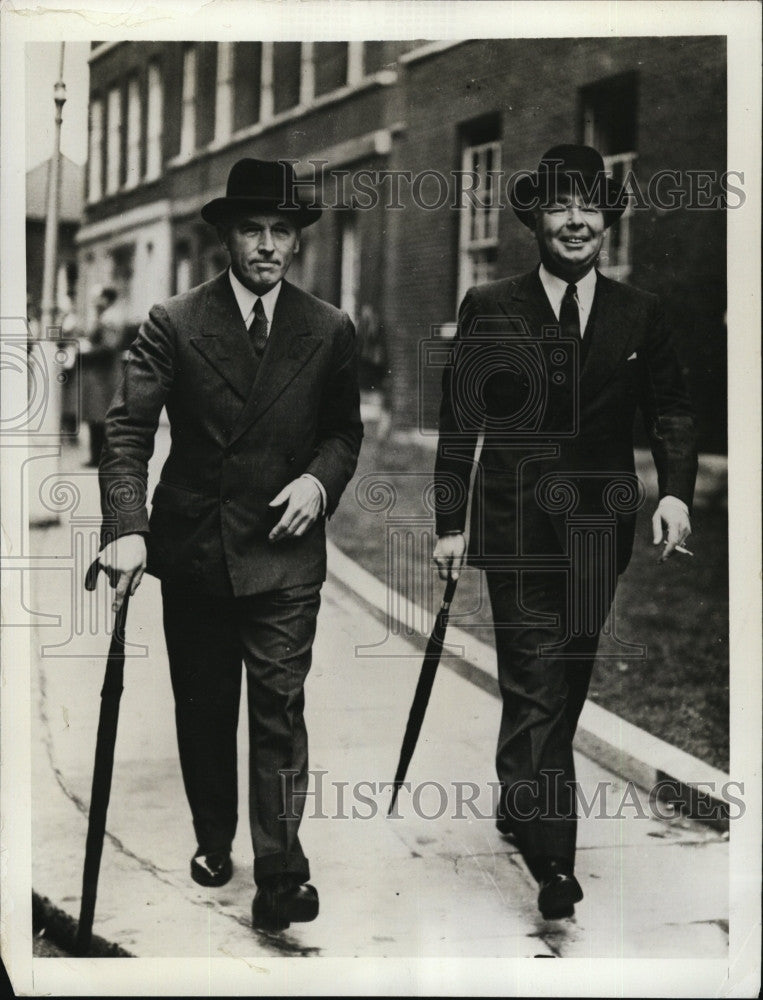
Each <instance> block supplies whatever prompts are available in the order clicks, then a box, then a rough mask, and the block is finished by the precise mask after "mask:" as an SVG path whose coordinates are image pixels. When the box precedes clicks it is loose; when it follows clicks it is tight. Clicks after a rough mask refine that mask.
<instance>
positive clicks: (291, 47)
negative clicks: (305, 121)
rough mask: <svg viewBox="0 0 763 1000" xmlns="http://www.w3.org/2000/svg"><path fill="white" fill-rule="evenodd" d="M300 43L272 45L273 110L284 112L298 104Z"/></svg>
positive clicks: (276, 43) (277, 43)
mask: <svg viewBox="0 0 763 1000" xmlns="http://www.w3.org/2000/svg"><path fill="white" fill-rule="evenodd" d="M301 55H302V43H301V42H275V44H274V45H273V110H274V111H275V113H276V114H278V113H279V111H286V110H287V108H293V107H295V105H297V104H299V80H300V69H301V67H300V61H301Z"/></svg>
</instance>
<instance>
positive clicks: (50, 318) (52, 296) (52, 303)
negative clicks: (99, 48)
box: [41, 42, 66, 340]
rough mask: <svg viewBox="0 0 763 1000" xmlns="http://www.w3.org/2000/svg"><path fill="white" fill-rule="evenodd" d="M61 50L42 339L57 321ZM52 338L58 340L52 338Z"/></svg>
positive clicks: (50, 173)
mask: <svg viewBox="0 0 763 1000" xmlns="http://www.w3.org/2000/svg"><path fill="white" fill-rule="evenodd" d="M64 47H65V43H64V42H61V56H60V62H59V70H58V80H57V82H56V84H55V86H54V87H53V101H54V102H55V105H56V126H55V130H54V135H53V155H52V157H51V159H50V168H49V171H48V207H47V214H46V218H45V263H44V267H43V272H42V316H41V325H42V338H43V339H44V340H47V339H48V338H49V337H50V333H49V330H50V328H51V327H53V326H54V325H55V322H56V319H57V318H58V309H57V303H56V272H57V263H58V216H59V211H60V202H61V122H62V121H63V117H64V114H63V113H64V104H65V103H66V84H65V83H64ZM54 339H58V337H55V338H54Z"/></svg>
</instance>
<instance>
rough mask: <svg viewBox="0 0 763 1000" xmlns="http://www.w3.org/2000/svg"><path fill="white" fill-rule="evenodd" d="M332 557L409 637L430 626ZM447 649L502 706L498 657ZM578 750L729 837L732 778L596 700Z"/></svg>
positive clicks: (361, 594)
mask: <svg viewBox="0 0 763 1000" xmlns="http://www.w3.org/2000/svg"><path fill="white" fill-rule="evenodd" d="M327 549H328V560H329V573H330V574H331V576H332V577H333V578H334V579H335V580H336V581H337V582H338V583H340V584H341V585H342V586H343V587H345V588H346V589H347V590H349V591H351V592H352V593H353V594H354V595H355V596H356V597H358V598H360V600H361V601H362V602H363V603H364V604H366V605H368V606H369V607H370V608H371V610H372V611H374V612H375V613H376V615H377V616H380V617H382V618H383V620H384V621H387V622H389V621H391V622H394V623H395V624H396V625H402V626H404V627H405V628H406V630H408V629H410V623H411V622H421V621H426V620H427V616H426V613H425V611H424V610H423V609H422V608H420V607H419V606H418V605H417V604H415V603H414V602H413V601H409V600H408V599H407V598H405V597H403V596H402V595H401V594H397V593H396V594H395V595H394V601H393V600H390V591H389V590H388V588H387V586H386V584H384V583H383V582H382V581H381V580H379V579H377V578H376V577H375V576H374V575H373V574H372V573H370V572H369V571H368V570H366V569H363V567H362V566H359V565H358V563H356V562H355V561H354V560H353V559H351V558H350V557H349V556H347V555H345V554H344V553H343V552H342V551H341V550H340V549H338V548H337V546H336V545H335V544H334V543H333V542H332V541H330V540H328V541H327ZM419 637H420V638H422V639H426V636H419ZM448 644H449V645H453V646H460V647H461V652H460V653H457V654H456V655H455V656H448V657H444V658H443V660H442V662H443V664H444V665H445V666H446V667H448V669H449V670H454V671H455V672H456V673H459V674H460V675H461V676H466V677H467V679H468V680H470V681H471V682H472V683H474V684H477V685H478V686H479V687H481V688H483V689H484V690H486V691H488V692H489V693H491V694H492V695H493V696H494V697H496V698H499V697H500V695H499V693H498V677H497V667H496V662H495V650H494V649H493V648H492V647H491V646H488V645H487V643H484V642H482V641H481V640H479V639H477V638H476V636H474V635H472V634H471V633H469V632H467V631H465V630H464V629H460V628H458V627H457V626H451V627H450V628H449V629H448ZM574 746H575V749H576V750H578V751H579V752H580V753H581V754H583V756H585V757H588V758H589V759H590V760H593V761H595V762H596V763H597V764H600V765H601V766H602V767H605V768H607V769H608V770H610V771H613V772H614V773H615V774H617V775H619V776H620V777H621V778H624V779H625V780H626V781H630V782H633V784H635V785H638V786H639V788H642V789H644V790H646V791H648V792H649V793H650V795H654V796H655V797H656V799H657V800H659V802H660V803H661V804H663V805H664V806H666V807H667V809H672V810H675V812H676V813H680V814H682V815H683V816H685V817H686V818H687V819H693V820H698V821H699V822H702V823H704V824H707V825H709V826H712V827H714V828H716V829H719V830H723V831H727V830H728V828H729V818H730V817H729V813H730V808H729V807H730V805H731V804H734V803H738V801H739V800H738V799H734V798H733V797H732V796H729V799H731V802H730V801H729V799H727V798H726V797H725V792H726V791H727V788H728V786H729V785H732V786H734V787H735V788H736V790H737V791H739V786H738V784H737V783H736V782H731V779H730V777H729V775H728V774H725V773H724V772H723V771H721V770H719V769H718V768H715V767H713V766H712V765H710V764H706V763H705V762H704V761H701V760H700V759H699V758H698V757H693V756H692V755H691V754H689V753H686V752H685V751H684V750H680V749H679V748H678V747H674V746H673V745H672V744H670V743H667V742H665V740H661V739H660V738H659V737H657V736H653V735H652V734H651V733H647V732H646V731H645V730H644V729H641V728H639V727H638V726H635V725H633V723H631V722H626V721H625V719H621V718H620V717H619V716H618V715H615V714H614V713H613V712H609V711H607V709H605V708H602V707H601V706H600V705H597V704H595V703H594V702H592V701H590V700H589V701H586V703H585V705H584V706H583V711H582V713H581V716H580V721H579V723H578V728H577V732H576V734H575V742H574ZM666 818H668V817H667V815H666Z"/></svg>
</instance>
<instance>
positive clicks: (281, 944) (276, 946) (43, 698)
mask: <svg viewBox="0 0 763 1000" xmlns="http://www.w3.org/2000/svg"><path fill="white" fill-rule="evenodd" d="M38 678H39V692H40V693H39V698H38V703H37V711H38V713H39V717H40V720H41V722H42V741H43V744H44V746H45V753H46V756H47V758H48V763H49V764H50V769H51V771H52V772H53V775H54V777H55V779H56V782H57V784H58V786H59V788H60V789H61V791H62V792H63V794H64V795H65V796H66V798H67V799H68V800H69V801H70V802H71V803H72V805H73V806H74V807H75V808H76V809H77V810H79V812H81V813H82V815H83V816H84V817H85V819H88V818H89V813H90V807H89V804H88V803H86V802H84V801H83V800H82V799H81V798H80V797H79V795H77V794H76V793H75V792H73V791H72V790H71V788H69V786H68V785H67V783H66V780H65V778H64V775H63V772H62V771H61V768H60V767H58V765H57V764H56V761H55V752H54V743H53V732H52V729H51V725H50V718H49V716H48V712H47V694H48V692H47V678H46V675H45V671H44V669H43V666H42V664H40V666H39V668H38ZM105 838H108V840H109V843H110V844H111V845H112V846H113V847H114V849H115V850H117V851H118V852H119V853H120V854H122V855H124V857H126V858H129V859H130V860H131V861H133V862H134V863H135V864H137V865H138V866H139V867H140V868H141V869H142V870H143V871H145V872H147V873H148V874H149V875H152V876H153V877H154V878H155V879H157V880H158V881H159V882H161V883H163V884H164V885H166V886H168V887H169V888H170V889H172V890H173V891H174V892H176V893H178V894H179V895H180V896H182V897H183V899H184V900H185V901H186V902H188V903H191V904H192V905H194V906H202V907H207V906H209V901H208V900H206V899H197V898H195V897H194V896H191V895H189V894H188V893H187V892H185V891H184V890H183V887H182V886H179V885H178V884H177V882H176V881H175V880H174V879H173V878H171V877H169V876H167V875H166V874H165V873H164V872H162V870H161V869H160V868H159V867H158V866H157V865H155V864H154V863H153V862H152V861H149V860H148V858H143V857H141V856H140V855H139V854H136V853H135V852H134V851H131V850H130V849H129V847H127V846H126V845H125V844H124V842H123V841H122V840H120V838H119V837H117V836H116V835H115V834H113V833H111V832H110V831H109V830H106V832H105V835H104V839H105ZM213 905H214V904H213ZM214 909H215V912H216V913H218V914H219V915H220V916H222V917H226V918H227V919H228V920H233V921H235V922H236V923H238V924H241V925H242V926H243V927H248V928H249V929H250V930H251V922H250V921H249V920H248V919H247V918H245V917H238V916H236V915H235V914H233V913H226V912H225V911H224V910H223V909H221V908H219V907H216V906H215V907H214ZM253 933H254V934H256V936H257V938H258V939H259V940H260V942H261V943H262V944H263V945H264V946H265V947H269V948H270V949H271V950H272V951H273V952H274V953H276V954H281V955H293V956H304V957H310V956H315V955H319V954H320V951H321V949H320V948H305V947H303V946H302V945H300V944H298V943H297V942H296V941H295V940H294V939H293V938H292V939H289V938H288V937H283V935H282V934H279V935H278V936H275V935H272V936H271V935H270V934H268V933H267V932H261V931H255V932H253Z"/></svg>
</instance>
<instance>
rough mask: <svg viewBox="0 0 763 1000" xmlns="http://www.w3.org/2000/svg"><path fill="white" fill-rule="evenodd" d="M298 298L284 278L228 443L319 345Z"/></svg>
mask: <svg viewBox="0 0 763 1000" xmlns="http://www.w3.org/2000/svg"><path fill="white" fill-rule="evenodd" d="M231 295H233V292H232V291H231ZM300 299H301V296H300V293H299V291H298V289H296V288H295V287H294V285H291V284H289V282H288V281H284V282H283V283H282V285H281V291H280V293H279V295H278V301H277V302H276V308H275V312H274V313H273V324H272V327H271V330H270V333H269V335H268V346H267V347H266V348H265V353H264V354H263V356H262V361H261V362H260V365H259V368H258V369H257V374H256V376H255V377H254V379H253V380H252V381H251V382H250V383H249V391H248V394H247V399H246V403H245V404H244V407H243V409H242V410H241V413H240V414H239V417H238V420H237V421H236V423H235V425H234V427H233V432H232V434H231V438H230V442H229V443H233V441H235V440H236V439H237V438H239V437H241V435H242V434H243V433H244V432H245V431H246V430H247V429H248V428H249V427H251V425H252V424H253V423H254V422H255V421H256V420H259V419H260V417H261V416H262V415H263V414H264V413H265V411H266V410H267V409H268V408H269V407H270V406H272V404H273V403H274V402H275V401H276V399H278V397H279V396H280V395H281V393H282V392H283V391H284V389H285V388H286V387H287V385H288V384H289V383H290V382H291V381H292V380H293V379H294V378H295V376H296V375H297V374H298V373H299V372H300V371H301V370H302V368H304V366H305V365H306V364H307V362H308V361H309V360H310V358H311V357H312V356H313V354H314V353H315V352H316V350H317V349H318V347H319V345H320V338H319V337H317V336H314V335H312V334H311V332H310V324H309V320H308V317H307V314H306V312H305V310H304V308H303V306H302V303H301V301H300Z"/></svg>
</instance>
